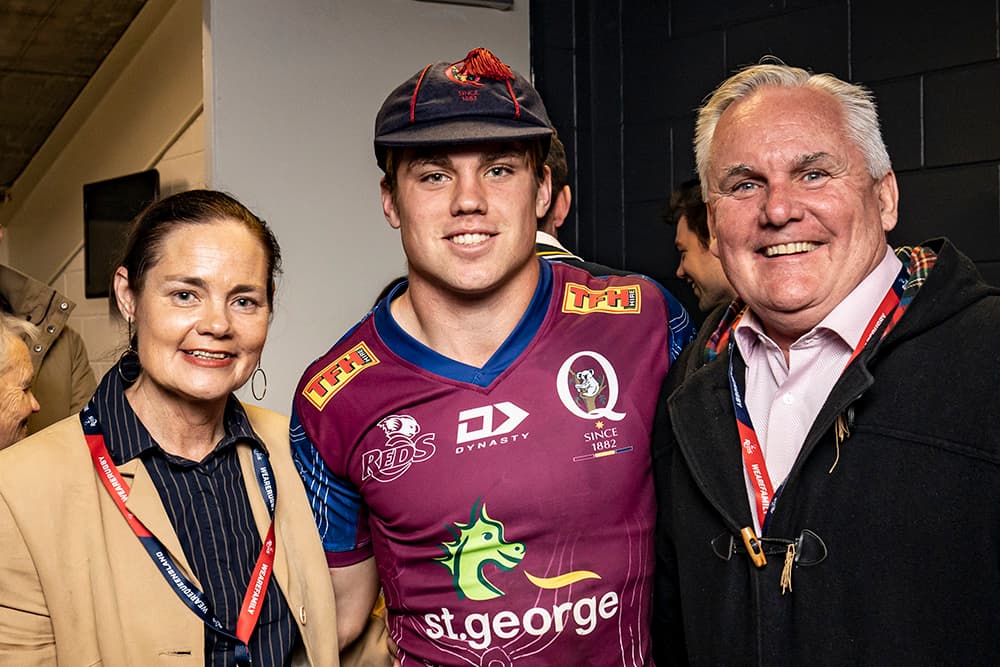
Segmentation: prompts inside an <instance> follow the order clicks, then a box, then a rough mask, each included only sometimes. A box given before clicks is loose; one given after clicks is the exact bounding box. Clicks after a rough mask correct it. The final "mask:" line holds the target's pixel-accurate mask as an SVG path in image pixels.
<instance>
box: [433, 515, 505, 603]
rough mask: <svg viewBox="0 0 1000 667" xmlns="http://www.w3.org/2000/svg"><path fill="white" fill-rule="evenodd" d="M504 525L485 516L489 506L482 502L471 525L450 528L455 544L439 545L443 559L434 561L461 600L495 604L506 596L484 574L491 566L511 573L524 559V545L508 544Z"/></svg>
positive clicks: (471, 517)
mask: <svg viewBox="0 0 1000 667" xmlns="http://www.w3.org/2000/svg"><path fill="white" fill-rule="evenodd" d="M503 530H504V528H503V524H502V523H500V522H499V521H496V520H495V519H491V518H490V516H489V515H488V514H487V513H486V503H485V502H482V499H481V498H479V499H477V500H476V502H475V503H473V505H472V512H471V513H470V514H469V521H468V523H464V524H462V523H459V524H456V525H454V526H451V525H449V526H448V531H449V532H450V533H451V535H452V537H454V538H455V539H454V541H452V542H445V543H444V544H442V545H440V547H441V550H442V551H444V554H445V555H444V556H440V557H438V558H435V559H434V560H436V561H438V562H440V563H441V565H443V566H444V567H445V568H446V569H447V570H448V572H449V573H450V574H451V577H452V584H453V585H454V587H455V591H456V592H457V593H458V598H459V599H460V600H465V599H469V600H492V599H493V598H498V597H500V596H502V595H503V594H504V593H503V591H502V590H500V589H499V588H497V587H496V586H494V585H493V583H491V582H490V581H489V580H488V579H487V578H486V575H485V574H484V572H483V568H485V566H486V564H487V563H492V564H493V565H495V566H496V567H497V568H499V569H500V570H501V571H503V572H508V571H510V570H512V569H514V567H516V566H517V564H518V563H520V562H521V559H522V558H524V544H522V543H521V542H507V541H506V540H505V539H504V536H503Z"/></svg>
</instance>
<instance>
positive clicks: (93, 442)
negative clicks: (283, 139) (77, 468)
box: [80, 406, 277, 665]
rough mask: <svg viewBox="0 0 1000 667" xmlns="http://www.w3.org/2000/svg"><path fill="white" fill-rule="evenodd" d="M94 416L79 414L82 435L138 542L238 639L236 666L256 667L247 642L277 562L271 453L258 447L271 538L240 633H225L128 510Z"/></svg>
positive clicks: (208, 621)
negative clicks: (248, 666) (275, 558)
mask: <svg viewBox="0 0 1000 667" xmlns="http://www.w3.org/2000/svg"><path fill="white" fill-rule="evenodd" d="M91 412H92V406H87V407H86V408H84V410H83V411H82V412H81V413H80V423H81V424H82V425H83V432H84V435H85V436H86V439H87V446H88V447H89V448H90V456H91V458H92V459H93V461H94V467H95V468H97V476H98V477H99V478H100V479H101V482H103V483H104V487H105V488H106V489H107V490H108V493H110V494H111V499H112V500H113V501H114V503H115V505H116V506H117V507H118V510H119V511H120V512H121V513H122V516H123V517H125V521H126V522H127V523H128V525H129V527H131V528H132V531H133V532H134V533H135V535H136V537H138V538H139V542H140V543H141V544H142V546H143V547H144V548H145V549H146V551H147V552H148V553H149V555H150V557H151V558H152V559H153V562H154V563H155V564H156V565H157V569H158V570H159V571H160V574H162V575H163V578H164V579H166V580H167V583H169V584H170V585H171V586H172V587H173V589H174V592H175V593H177V596H178V597H180V599H181V600H182V601H183V602H184V603H185V604H186V605H187V606H188V608H189V609H191V611H193V612H194V613H195V614H196V615H197V616H198V617H199V618H201V620H202V621H203V622H204V623H205V625H207V626H208V627H209V628H210V629H211V630H212V631H214V632H215V633H217V634H219V635H222V636H223V637H226V638H227V639H230V640H232V641H233V647H234V649H233V650H234V652H235V655H236V662H237V664H240V665H249V664H251V662H252V661H251V658H250V649H249V647H248V643H249V641H250V635H252V634H253V630H254V627H255V626H256V625H257V620H258V618H259V611H260V609H261V607H262V606H263V602H264V596H265V595H266V594H267V586H268V583H269V582H270V581H271V571H272V569H273V564H274V508H275V506H276V504H277V495H276V492H275V489H274V484H273V480H274V474H273V472H272V470H271V464H270V462H269V461H268V458H267V455H266V454H264V452H262V451H261V450H260V448H259V447H254V448H253V455H254V466H255V470H256V473H257V483H258V485H259V486H260V492H261V495H263V496H264V501H265V502H266V503H267V506H268V510H269V512H270V513H271V526H270V528H268V531H267V537H266V538H265V539H264V543H263V545H262V546H261V550H260V555H259V556H258V557H257V563H256V565H255V566H254V569H253V573H252V574H251V575H250V583H249V584H248V586H247V592H246V594H245V595H244V596H243V604H242V605H241V606H240V615H239V618H238V619H237V621H236V633H235V634H233V633H231V632H229V631H227V630H226V628H225V626H224V625H223V623H222V621H220V620H219V618H218V617H217V616H216V615H215V613H214V612H213V611H212V609H211V607H209V605H208V603H207V602H206V601H205V595H204V593H202V592H201V591H200V590H199V589H198V587H197V586H196V585H195V584H194V583H193V582H192V581H191V580H190V579H188V578H187V577H185V576H184V575H183V574H182V573H181V571H180V568H178V567H177V566H176V564H175V563H174V561H173V559H172V558H171V557H170V555H169V554H168V553H167V550H166V548H165V547H164V546H163V543H162V542H160V540H158V539H157V538H156V536H155V535H153V534H152V533H151V532H149V530H148V529H147V528H146V527H145V526H144V525H143V524H142V522H141V521H140V520H139V519H138V518H137V517H136V516H135V515H134V514H132V512H130V511H129V510H128V508H127V507H125V503H126V501H128V496H129V491H130V490H129V487H128V484H127V483H126V482H125V480H124V479H122V477H121V474H120V473H119V472H118V468H117V467H116V466H115V464H114V463H113V462H112V461H111V455H110V454H109V453H108V448H107V445H106V444H105V442H104V433H103V432H102V431H101V426H100V423H99V422H98V421H97V417H96V416H94V415H93V414H90V413H91Z"/></svg>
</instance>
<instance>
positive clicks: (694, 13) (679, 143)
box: [531, 0, 1000, 305]
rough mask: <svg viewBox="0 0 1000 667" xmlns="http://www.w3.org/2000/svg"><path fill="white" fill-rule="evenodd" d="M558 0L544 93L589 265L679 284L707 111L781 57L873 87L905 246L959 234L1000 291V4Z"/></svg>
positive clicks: (545, 15) (537, 5)
mask: <svg viewBox="0 0 1000 667" xmlns="http://www.w3.org/2000/svg"><path fill="white" fill-rule="evenodd" d="M918 4H919V6H917V5H913V4H911V3H900V2H898V1H894V0H840V1H822V0H743V1H736V0H719V1H718V2H711V3H706V2H703V1H701V0H617V1H611V2H607V1H605V0H542V1H537V2H533V3H532V4H531V28H532V68H533V71H534V75H535V81H536V85H537V86H538V88H539V90H540V92H541V93H542V96H543V97H544V98H545V101H546V104H547V105H548V107H549V111H550V114H551V116H552V118H553V121H554V122H555V124H556V126H557V128H558V129H559V132H560V135H561V136H562V137H563V139H564V141H565V142H566V143H567V146H570V145H572V147H573V148H572V150H573V162H571V168H575V170H576V172H577V173H576V175H575V182H574V183H573V184H574V186H575V190H576V193H575V194H576V196H575V199H574V202H575V205H574V207H573V211H572V214H571V218H570V219H569V220H568V221H567V224H566V226H565V228H564V229H565V231H564V233H563V234H562V238H564V239H565V240H566V242H567V243H568V244H570V246H571V247H572V248H574V249H576V250H577V251H578V252H580V253H581V254H583V255H584V256H586V257H588V258H591V259H594V260H597V261H601V262H604V263H607V264H612V265H617V266H624V267H627V268H630V269H633V268H634V269H638V270H642V271H643V272H645V273H649V274H651V275H653V276H654V277H655V278H657V279H659V280H661V281H663V282H664V283H665V284H666V285H667V286H668V287H669V288H671V289H672V291H674V293H675V294H677V295H678V296H679V297H681V298H683V299H686V300H687V301H686V303H688V304H692V305H693V301H691V300H690V295H689V290H688V288H687V286H686V285H684V284H682V283H680V282H679V281H677V280H676V279H675V278H673V275H674V269H675V268H676V262H677V257H676V253H675V251H674V248H673V240H672V239H673V236H672V234H673V230H672V229H669V230H664V229H663V224H664V223H663V221H662V213H663V210H664V208H665V205H666V201H667V198H668V197H669V193H670V190H671V189H672V188H673V187H675V186H676V185H678V184H679V183H680V182H681V181H683V180H685V179H687V178H690V177H691V176H692V175H693V173H694V172H693V167H694V158H693V154H692V150H691V141H692V137H693V132H694V111H693V110H694V109H696V108H697V107H698V105H699V104H700V103H701V101H702V99H703V98H704V96H705V95H707V94H708V93H710V92H711V90H712V89H713V88H714V86H715V85H717V84H718V83H719V82H720V81H721V80H722V79H724V78H725V77H726V76H727V75H728V74H729V73H731V72H732V71H733V70H734V69H735V68H737V67H738V66H740V65H743V64H747V63H750V62H755V61H756V60H757V59H758V58H760V57H761V56H763V55H767V54H773V55H776V56H778V57H780V58H782V59H784V60H786V61H787V62H788V63H789V64H793V65H798V66H804V67H808V68H810V69H813V70H814V71H829V72H832V73H834V74H836V75H837V76H840V77H842V78H847V79H849V80H852V81H858V82H861V83H864V84H866V85H868V86H869V87H870V88H872V90H873V91H874V92H875V95H876V100H877V102H878V104H879V108H880V112H881V116H882V122H883V131H884V135H885V140H886V143H887V145H888V146H889V151H890V155H891V156H892V158H893V164H894V168H895V169H896V171H897V174H898V176H899V181H900V189H901V197H902V205H901V219H900V227H899V229H898V230H897V232H895V233H894V234H893V235H892V236H891V238H890V240H891V241H893V242H900V243H902V242H907V243H913V242H915V241H918V240H922V238H916V236H917V235H922V237H930V236H941V235H947V236H949V237H951V238H952V239H953V240H955V241H956V242H957V243H958V244H959V246H960V247H961V248H962V249H963V250H964V251H965V252H966V253H968V254H969V255H970V256H972V257H973V259H975V260H976V262H977V264H978V265H979V266H980V267H981V269H982V271H983V272H984V275H986V276H988V277H989V278H990V279H991V280H992V281H993V282H996V283H1000V37H998V35H1000V28H998V26H1000V17H998V15H997V14H998V11H1000V9H998V3H997V2H996V0H961V1H960V2H951V3H918Z"/></svg>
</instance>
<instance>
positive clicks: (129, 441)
mask: <svg viewBox="0 0 1000 667" xmlns="http://www.w3.org/2000/svg"><path fill="white" fill-rule="evenodd" d="M131 385H132V383H131V382H128V383H126V382H125V381H124V380H123V379H122V377H121V375H120V374H119V372H118V364H116V365H115V366H113V367H112V368H111V370H109V371H108V372H107V373H105V375H104V377H103V378H102V379H101V384H100V385H98V387H97V391H96V392H94V396H93V398H91V399H90V406H91V409H92V411H93V413H94V414H95V415H96V416H97V419H98V421H99V422H100V424H101V431H102V432H103V433H104V441H105V445H106V446H107V448H108V453H109V454H110V455H111V460H112V461H114V463H115V465H119V466H120V465H122V464H123V463H125V462H126V461H130V460H132V459H134V458H136V457H138V456H141V455H143V454H145V453H146V452H149V451H150V450H157V451H161V452H162V451H163V450H162V448H161V447H160V445H159V444H157V442H156V440H154V439H153V436H152V435H150V433H149V431H148V430H146V426H145V425H144V424H143V423H142V422H141V421H140V420H139V416H138V415H136V414H135V411H134V410H132V405H131V404H130V403H129V402H128V399H127V398H126V397H125V390H126V389H128V388H129V387H130V386H131ZM222 421H223V428H224V429H225V435H224V436H223V437H222V440H220V441H219V443H218V444H217V445H216V446H215V449H214V450H213V451H218V450H220V449H222V448H225V447H227V446H229V445H231V444H233V443H236V442H238V441H240V440H247V441H249V442H250V444H251V445H252V446H255V447H260V448H261V449H262V450H263V451H265V452H266V451H267V447H266V446H265V444H264V442H263V441H262V440H261V439H260V438H259V437H258V436H257V434H256V433H255V432H254V430H253V427H252V426H251V425H250V418H249V417H247V413H246V411H245V410H244V409H243V406H242V405H240V402H239V401H238V400H237V399H236V397H235V396H234V395H232V394H230V395H229V399H228V400H227V402H226V409H225V411H224V413H223V418H222Z"/></svg>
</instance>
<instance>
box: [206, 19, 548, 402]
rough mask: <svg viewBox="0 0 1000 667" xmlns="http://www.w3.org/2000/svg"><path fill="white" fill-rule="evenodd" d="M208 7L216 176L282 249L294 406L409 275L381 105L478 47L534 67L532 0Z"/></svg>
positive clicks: (280, 343)
mask: <svg viewBox="0 0 1000 667" xmlns="http://www.w3.org/2000/svg"><path fill="white" fill-rule="evenodd" d="M204 1H205V34H204V36H203V43H204V48H205V112H206V140H207V150H208V152H209V182H210V183H211V185H212V187H215V188H218V189H221V190H225V191H227V192H229V193H231V194H233V195H234V196H236V197H237V198H239V199H240V200H241V201H243V202H244V203H246V204H247V205H248V206H249V207H250V208H251V209H253V210H254V211H255V212H256V213H258V214H259V215H261V216H262V217H264V218H265V219H266V220H267V221H268V222H269V223H270V224H271V225H272V227H273V228H274V231H275V234H276V235H277V237H278V240H279V242H280V243H281V247H282V252H283V254H284V261H285V275H284V279H283V280H282V281H281V282H280V283H279V287H278V302H277V307H276V311H275V317H274V322H273V325H272V327H271V333H270V335H269V338H268V344H267V348H266V349H265V351H264V357H263V362H262V364H263V366H264V369H265V371H266V372H267V375H268V391H267V396H266V398H265V399H264V401H263V402H262V403H263V404H264V405H266V406H267V407H270V408H272V409H274V410H278V411H280V412H284V413H287V412H288V410H289V406H290V403H291V396H292V392H293V391H294V387H295V383H296V382H297V381H298V378H299V375H300V374H301V373H302V371H303V370H304V369H305V367H306V365H307V364H308V363H309V362H310V361H312V360H313V359H315V358H316V357H318V356H320V355H321V354H322V353H324V352H325V351H326V350H327V349H328V348H329V347H330V346H331V345H332V344H333V343H335V342H336V341H337V340H338V339H339V338H340V337H341V335H343V334H344V333H345V332H346V331H347V329H348V328H349V327H350V326H351V325H353V324H354V323H355V322H356V321H357V320H358V319H359V318H360V317H361V316H362V315H363V314H364V313H365V312H366V311H367V310H368V309H369V307H370V306H371V304H372V302H373V300H374V299H375V297H376V295H377V294H378V293H379V291H380V290H381V288H382V286H383V285H384V284H385V283H387V282H388V281H389V280H390V279H392V278H393V277H395V276H397V275H401V274H403V273H405V261H404V258H403V254H402V250H401V248H400V243H399V238H398V235H397V233H396V232H395V231H394V230H392V229H390V227H389V226H388V224H387V223H386V222H385V220H384V218H383V217H382V212H381V205H380V199H379V188H378V181H379V177H380V175H381V172H380V171H379V169H378V167H377V166H376V164H375V157H374V154H373V152H372V136H373V126H374V122H375V114H376V112H377V111H378V108H379V105H380V104H381V102H382V100H383V99H384V98H385V96H386V95H387V94H388V93H389V92H390V91H391V90H392V89H393V88H394V87H395V86H396V85H398V84H399V83H402V82H403V80H405V79H406V78H407V77H409V76H410V75H411V74H413V73H414V72H416V71H417V70H419V69H421V68H422V67H424V66H425V65H426V64H428V63H430V62H437V61H442V60H449V61H456V60H460V59H461V58H462V57H463V56H464V55H465V54H466V53H467V52H468V51H469V50H470V49H471V48H473V47H476V46H486V47H488V48H490V49H492V50H493V51H495V52H496V53H497V55H499V56H500V57H501V58H502V59H503V60H504V61H505V62H507V63H508V64H509V65H511V66H512V67H513V68H514V69H516V70H518V71H519V72H521V73H523V74H527V73H528V72H529V66H530V56H529V27H528V1H527V0H517V2H516V3H515V8H514V9H513V10H512V11H509V12H500V11H497V10H493V9H483V8H473V7H459V6H452V5H444V4H435V3H427V2H419V1H416V0H286V1H284V2H273V1H271V0H204ZM242 396H243V398H244V399H245V400H246V399H249V392H248V391H247V390H244V391H243V393H242Z"/></svg>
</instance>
